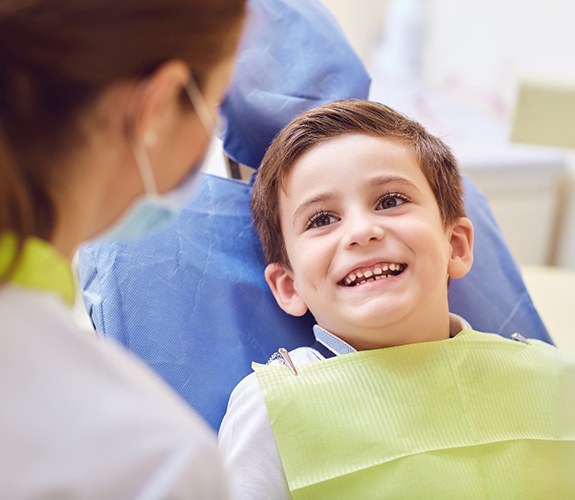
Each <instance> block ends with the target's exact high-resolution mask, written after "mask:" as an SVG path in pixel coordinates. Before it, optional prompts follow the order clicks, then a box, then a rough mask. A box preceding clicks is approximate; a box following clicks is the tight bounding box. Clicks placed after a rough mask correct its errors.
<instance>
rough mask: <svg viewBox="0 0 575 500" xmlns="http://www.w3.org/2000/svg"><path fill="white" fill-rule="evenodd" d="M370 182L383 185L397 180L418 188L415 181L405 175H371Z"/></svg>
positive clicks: (399, 182)
mask: <svg viewBox="0 0 575 500" xmlns="http://www.w3.org/2000/svg"><path fill="white" fill-rule="evenodd" d="M368 182H369V184H371V185H376V186H381V185H383V184H389V183H392V182H395V183H398V184H405V185H407V186H411V187H414V188H416V189H418V187H417V185H416V184H415V182H413V181H410V180H409V179H407V178H405V177H401V176H400V175H378V176H375V177H371V178H370V179H369V181H368Z"/></svg>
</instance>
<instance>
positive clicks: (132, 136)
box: [126, 79, 158, 196]
mask: <svg viewBox="0 0 575 500" xmlns="http://www.w3.org/2000/svg"><path fill="white" fill-rule="evenodd" d="M147 83H148V80H147V79H144V80H142V81H141V82H140V83H139V84H138V86H137V87H136V89H135V90H134V92H133V94H132V97H131V99H130V102H129V104H128V114H127V123H126V130H127V134H128V142H129V143H130V147H131V149H132V153H133V155H134V159H135V160H136V166H137V167H138V172H139V174H140V179H141V180H142V184H143V186H144V192H145V193H146V195H151V196H157V194H158V188H157V185H156V179H155V178H154V170H153V169H152V164H151V162H150V158H149V156H148V153H147V152H146V150H145V148H144V145H143V144H142V141H141V140H140V138H139V137H137V135H136V131H135V127H134V120H135V109H134V106H135V100H136V96H137V95H138V94H140V93H141V92H142V91H143V89H144V87H145V86H146V85H147Z"/></svg>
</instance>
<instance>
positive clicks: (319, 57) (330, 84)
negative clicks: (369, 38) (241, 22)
mask: <svg viewBox="0 0 575 500" xmlns="http://www.w3.org/2000/svg"><path fill="white" fill-rule="evenodd" d="M248 5H249V10H248V16H249V17H248V26H247V29H246V31H245V33H244V36H243V39H242V43H241V46H240V50H239V54H238V61H237V64H236V69H235V74H234V77H233V80H232V84H231V87H230V89H229V91H228V94H227V97H226V99H225V100H224V102H223V104H222V114H223V116H224V118H225V121H226V122H227V126H226V128H225V130H224V131H223V136H222V139H223V143H224V150H225V152H226V154H227V155H228V156H229V157H230V158H231V159H232V160H234V161H236V162H238V163H243V164H244V165H248V166H250V167H253V168H257V167H258V166H259V164H260V162H261V160H262V157H263V155H264V153H265V151H266V149H267V147H268V146H269V144H270V142H271V140H272V139H273V137H274V136H275V135H276V134H277V133H278V132H279V131H280V129H281V128H282V127H283V126H284V125H285V124H286V123H287V122H289V121H290V120H291V119H292V118H293V117H294V116H296V115H297V114H299V113H301V112H302V111H305V110H307V109H310V108H312V107H315V106H317V105H319V104H322V103H324V102H327V101H333V100H336V99H348V98H362V99H367V97H368V94H369V86H370V83H371V80H370V78H369V75H368V74H367V72H366V70H365V68H364V66H363V64H362V63H361V61H360V59H359V58H358V57H357V55H356V54H355V52H354V51H353V49H352V48H351V45H350V44H349V43H348V41H347V40H346V39H345V36H344V35H343V33H342V31H341V29H340V27H339V25H338V24H337V22H336V21H335V19H334V18H333V17H332V15H331V14H330V13H329V12H328V11H327V10H326V9H325V8H323V7H322V5H321V4H320V3H319V2H317V1H316V0H290V1H287V0H279V1H278V0H271V1H270V0H252V2H251V3H250V4H248Z"/></svg>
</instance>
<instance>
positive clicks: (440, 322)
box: [319, 312, 469, 351]
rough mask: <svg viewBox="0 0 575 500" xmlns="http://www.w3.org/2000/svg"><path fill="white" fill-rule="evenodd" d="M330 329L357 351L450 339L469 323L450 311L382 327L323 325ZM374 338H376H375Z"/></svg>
mask: <svg viewBox="0 0 575 500" xmlns="http://www.w3.org/2000/svg"><path fill="white" fill-rule="evenodd" d="M319 326H320V327H321V328H323V329H324V330H325V331H327V332H328V333H330V334H332V335H334V336H336V337H338V338H339V339H341V340H343V341H344V342H346V343H347V344H349V345H350V346H351V347H353V348H354V349H355V350H357V351H365V350H370V349H381V348H384V347H395V346H399V345H407V344H416V343H421V342H433V341H437V340H447V339H449V338H451V337H454V336H455V335H457V334H458V333H459V332H460V331H461V330H462V329H463V328H466V327H468V326H469V325H468V324H467V322H466V321H464V320H462V318H460V317H458V316H456V315H452V314H450V313H449V312H446V314H442V315H434V317H433V316H432V320H431V321H421V320H420V321H419V322H415V321H402V322H401V324H398V325H391V326H389V327H388V328H386V329H385V331H382V329H381V328H374V329H373V330H371V329H365V328H361V329H359V328H358V329H357V330H355V331H353V330H348V331H337V332H336V331H332V330H330V328H329V327H326V326H324V325H321V324H320V325H319ZM371 339H373V341H371Z"/></svg>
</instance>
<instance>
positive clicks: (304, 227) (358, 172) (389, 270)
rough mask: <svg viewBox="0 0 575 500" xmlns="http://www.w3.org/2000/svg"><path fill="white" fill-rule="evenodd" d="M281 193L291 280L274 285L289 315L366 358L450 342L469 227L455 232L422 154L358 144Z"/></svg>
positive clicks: (458, 226)
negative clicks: (455, 283) (308, 320)
mask: <svg viewBox="0 0 575 500" xmlns="http://www.w3.org/2000/svg"><path fill="white" fill-rule="evenodd" d="M285 186H286V191H285V193H284V192H283V191H282V192H280V207H279V208H280V221H281V226H282V232H283V236H284V239H285V245H286V250H287V254H288V257H289V260H290V263H291V270H290V269H287V268H286V267H285V266H281V265H279V264H270V265H269V266H268V267H267V269H266V279H267V280H268V283H269V284H270V287H271V289H272V291H273V293H274V295H275V297H276V300H277V301H278V303H279V304H280V306H281V307H282V308H283V309H284V310H285V311H286V312H288V313H289V314H293V315H301V314H304V313H305V311H306V310H307V308H309V309H310V311H311V312H312V314H313V315H314V317H315V319H316V321H317V323H318V324H319V325H320V326H322V327H323V328H325V329H327V330H328V331H330V332H332V333H333V334H335V335H337V336H339V337H340V338H342V339H344V340H346V341H347V342H348V343H350V344H351V345H352V346H354V347H355V348H357V349H370V348H377V347H384V346H390V345H400V344H405V343H413V342H420V341H426V340H437V339H439V338H447V337H448V334H449V326H448V325H449V317H448V305H447V280H448V277H450V276H451V277H454V278H458V277H461V276H463V275H464V274H465V273H466V272H467V270H468V269H469V267H470V265H471V260H472V256H471V245H472V232H473V230H472V227H471V223H470V222H469V220H468V219H466V218H461V219H460V220H458V221H457V222H456V223H455V224H453V225H451V226H449V227H448V228H445V227H444V225H443V222H442V219H441V216H440V212H439V207H438V205H437V202H436V200H435V197H434V195H433V192H432V190H431V187H430V185H429V183H428V182H427V179H426V178H425V175H424V174H423V172H422V171H421V168H420V167H419V164H418V162H417V160H416V157H415V154H414V153H413V151H412V150H411V148H409V147H408V146H406V145H404V144H402V143H401V142H398V141H396V140H392V139H384V138H377V137H372V136H368V135H362V134H349V135H344V136H340V137H337V138H334V139H331V140H329V141H327V142H325V143H322V144H319V145H317V146H315V147H313V148H312V149H310V150H308V151H306V152H305V153H304V154H303V155H302V156H301V157H300V158H299V159H298V160H297V161H296V163H295V164H294V166H293V168H292V171H291V172H290V174H289V176H288V177H287V179H286V183H285Z"/></svg>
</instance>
